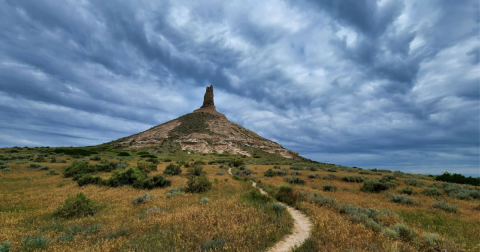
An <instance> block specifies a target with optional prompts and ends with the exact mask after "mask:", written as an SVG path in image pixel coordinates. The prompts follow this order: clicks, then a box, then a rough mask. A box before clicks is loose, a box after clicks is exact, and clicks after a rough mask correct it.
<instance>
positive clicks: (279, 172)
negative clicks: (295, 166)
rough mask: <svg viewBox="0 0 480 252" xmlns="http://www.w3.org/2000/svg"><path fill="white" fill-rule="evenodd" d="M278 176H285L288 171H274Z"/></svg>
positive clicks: (284, 169)
mask: <svg viewBox="0 0 480 252" xmlns="http://www.w3.org/2000/svg"><path fill="white" fill-rule="evenodd" d="M276 172H277V175H278V176H285V175H287V173H288V170H287V169H286V168H282V169H280V170H276Z"/></svg>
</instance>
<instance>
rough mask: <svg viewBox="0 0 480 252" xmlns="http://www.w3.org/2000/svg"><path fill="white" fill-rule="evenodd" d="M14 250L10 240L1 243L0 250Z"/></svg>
mask: <svg viewBox="0 0 480 252" xmlns="http://www.w3.org/2000/svg"><path fill="white" fill-rule="evenodd" d="M10 251H12V244H11V243H10V242H9V241H4V242H2V243H0V252H10Z"/></svg>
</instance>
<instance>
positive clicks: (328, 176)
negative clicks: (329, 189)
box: [323, 174, 337, 180]
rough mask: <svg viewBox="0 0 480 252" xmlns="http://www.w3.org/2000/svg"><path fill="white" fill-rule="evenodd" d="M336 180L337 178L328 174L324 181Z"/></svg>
mask: <svg viewBox="0 0 480 252" xmlns="http://www.w3.org/2000/svg"><path fill="white" fill-rule="evenodd" d="M336 178H337V176H336V175H334V174H327V175H325V176H323V179H325V180H331V179H336Z"/></svg>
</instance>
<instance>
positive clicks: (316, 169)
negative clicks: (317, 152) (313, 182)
mask: <svg viewBox="0 0 480 252" xmlns="http://www.w3.org/2000/svg"><path fill="white" fill-rule="evenodd" d="M307 170H309V171H318V168H317V167H316V166H310V167H308V168H307Z"/></svg>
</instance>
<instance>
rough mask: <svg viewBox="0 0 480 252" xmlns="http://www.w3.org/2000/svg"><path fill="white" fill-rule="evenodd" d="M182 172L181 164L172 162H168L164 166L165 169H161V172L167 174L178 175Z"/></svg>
mask: <svg viewBox="0 0 480 252" xmlns="http://www.w3.org/2000/svg"><path fill="white" fill-rule="evenodd" d="M180 173H182V169H181V165H174V164H173V163H170V164H168V165H167V167H166V168H165V171H163V174H167V175H173V176H174V175H178V174H180Z"/></svg>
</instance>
